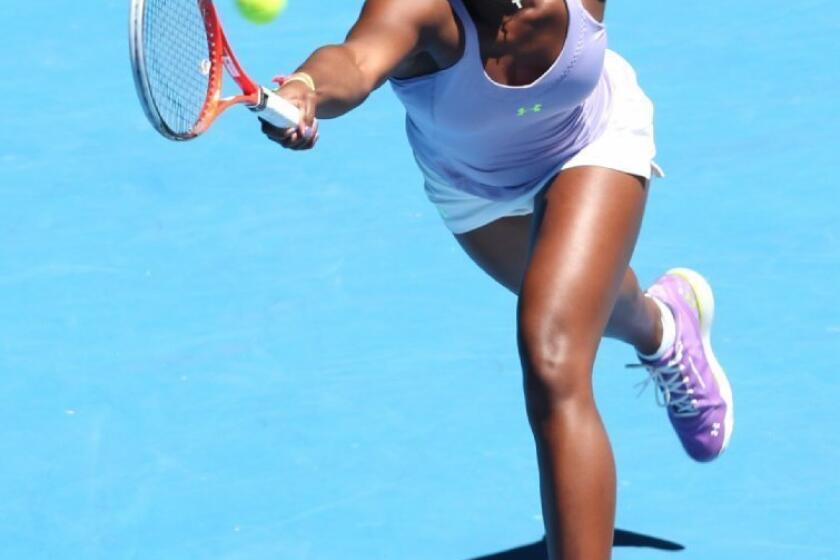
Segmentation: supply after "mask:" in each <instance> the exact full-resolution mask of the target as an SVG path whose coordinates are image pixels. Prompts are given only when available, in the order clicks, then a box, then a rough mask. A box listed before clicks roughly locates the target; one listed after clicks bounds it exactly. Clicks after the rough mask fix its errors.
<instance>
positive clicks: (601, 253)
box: [263, 0, 733, 560]
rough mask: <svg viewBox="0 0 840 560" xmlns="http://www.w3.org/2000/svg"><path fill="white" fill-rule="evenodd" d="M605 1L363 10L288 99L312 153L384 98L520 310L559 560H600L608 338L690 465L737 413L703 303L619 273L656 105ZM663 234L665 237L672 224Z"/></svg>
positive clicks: (609, 513)
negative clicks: (599, 361) (353, 113)
mask: <svg viewBox="0 0 840 560" xmlns="http://www.w3.org/2000/svg"><path fill="white" fill-rule="evenodd" d="M604 11H605V5H604V3H603V2H602V1H601V0H411V1H406V0H367V1H366V2H365V4H364V7H363V9H362V12H361V15H360V16H359V19H358V21H357V22H356V23H355V25H354V26H353V28H352V30H351V31H350V33H349V34H348V36H347V39H346V40H345V42H344V43H343V44H340V45H330V46H325V47H322V48H320V49H318V50H316V51H315V52H314V53H313V54H312V55H311V56H310V57H309V59H308V60H307V61H306V62H305V63H304V64H303V65H302V66H301V67H300V68H299V69H298V71H297V72H296V73H294V74H292V75H291V76H289V77H287V78H286V79H285V82H284V84H283V85H282V87H281V88H280V89H279V93H280V95H281V96H283V97H284V98H286V99H287V100H289V101H290V102H292V103H293V104H295V105H297V106H298V107H299V108H301V109H302V111H303V114H304V117H303V122H302V124H301V125H300V126H299V127H298V128H296V129H288V130H281V129H277V128H273V127H271V126H269V125H268V124H266V123H263V131H264V132H265V133H266V134H267V135H268V137H269V138H271V139H272V140H274V141H276V142H278V143H280V144H281V145H283V146H284V147H286V148H290V149H294V150H305V149H309V148H311V147H313V145H314V144H315V142H316V141H317V138H318V135H317V130H316V127H317V125H315V124H314V122H315V121H314V119H315V117H316V116H317V117H318V118H319V119H325V118H333V117H338V116H340V115H343V114H344V113H346V112H348V111H350V110H351V109H353V108H354V107H356V106H358V105H359V104H361V103H362V102H363V101H364V100H365V98H366V97H367V96H368V94H370V93H371V91H373V90H374V89H376V88H378V87H379V86H381V85H382V84H384V83H385V82H390V84H391V87H392V88H393V90H394V91H395V92H396V94H397V96H398V97H399V99H400V100H401V101H402V103H403V104H404V105H405V108H406V112H407V120H406V130H407V133H408V138H409V141H410V144H411V146H412V148H413V151H414V155H415V158H416V160H417V165H418V166H419V169H420V171H421V173H422V174H423V176H424V177H425V189H426V193H427V194H428V197H429V199H430V200H431V202H432V203H433V204H434V205H435V206H436V207H437V209H438V210H439V212H440V215H441V217H442V218H443V222H444V223H445V224H446V226H447V227H448V228H449V229H450V230H451V231H452V233H453V234H454V235H455V238H456V239H457V240H458V243H460V245H461V246H462V247H463V248H464V250H465V251H466V253H467V254H468V255H469V256H470V257H471V258H472V259H473V260H474V261H475V262H476V263H477V264H478V265H479V266H480V267H481V268H482V269H484V270H485V271H486V272H487V273H488V274H489V275H490V276H491V277H493V278H494V279H496V280H497V281H498V282H500V283H501V284H502V285H504V286H506V287H507V288H508V289H510V290H511V291H512V292H514V293H515V294H517V295H518V297H519V300H518V311H517V326H518V343H519V351H520V356H521V361H522V370H523V374H524V385H525V394H526V402H527V412H528V417H529V420H530V423H531V427H532V429H533V433H534V437H535V441H536V450H537V457H538V463H539V469H540V482H541V494H542V507H543V517H544V520H545V528H546V535H547V538H546V540H547V545H548V550H549V556H550V558H551V559H553V560H559V559H560V558H562V559H564V560H598V559H605V558H609V557H610V553H611V548H612V539H613V524H614V516H615V496H616V489H615V465H614V460H613V456H612V452H611V450H610V444H609V441H608V439H607V434H606V432H605V430H604V426H603V424H602V422H601V418H600V416H599V413H598V410H597V408H596V406H595V402H594V399H593V391H592V369H593V362H594V359H595V354H596V351H597V349H598V344H599V342H600V339H601V337H602V336H609V337H613V338H617V339H619V340H622V341H625V342H627V343H629V344H631V345H632V346H633V347H634V348H635V350H636V352H637V354H638V357H639V362H640V363H639V364H638V367H641V368H645V369H646V370H647V373H649V375H650V380H652V381H653V382H654V383H655V384H656V386H657V387H658V391H657V392H656V394H657V397H658V398H657V400H658V401H659V402H660V404H662V405H663V406H664V407H665V408H666V409H667V414H668V416H669V418H670V421H671V424H672V425H673V427H674V429H675V430H676V433H677V435H678V436H679V439H680V441H681V442H682V445H683V447H684V448H685V450H686V451H687V452H688V454H689V455H690V456H691V457H692V458H694V459H696V460H698V461H710V460H712V459H714V458H716V457H717V456H718V455H720V453H721V452H722V451H723V450H724V448H725V447H726V445H727V443H728V441H729V438H730V437H731V435H732V427H733V402H732V394H731V389H730V386H729V383H728V381H727V379H726V375H725V373H724V371H723V369H722V368H721V366H720V365H719V364H718V362H717V360H716V359H715V357H714V355H713V353H712V348H711V345H710V332H709V331H710V328H711V322H712V318H713V313H714V301H713V298H712V293H711V289H710V288H709V285H708V284H707V283H706V281H705V280H704V279H703V277H702V276H700V275H699V274H698V273H696V272H693V271H691V270H687V269H675V270H673V271H671V272H669V273H667V274H665V275H664V276H662V277H661V278H660V279H658V280H657V281H656V282H655V283H654V284H653V285H652V286H651V287H650V288H649V289H648V290H647V291H646V292H643V291H642V290H641V289H640V288H639V284H638V282H637V279H636V276H635V274H634V273H633V271H632V270H631V269H630V268H629V266H628V265H629V261H630V256H631V255H632V253H633V248H634V245H635V243H636V239H637V235H638V232H639V227H640V224H641V221H642V214H643V212H644V208H645V200H646V197H647V192H648V185H649V182H650V180H651V178H652V177H657V176H662V172H661V170H660V169H659V167H658V166H657V165H656V163H654V161H653V157H654V154H655V147H654V138H653V122H652V121H653V106H652V104H651V102H650V100H649V99H648V98H647V97H646V96H645V94H644V93H643V92H642V90H641V89H640V87H639V85H638V84H637V82H636V76H635V73H634V71H633V69H632V68H631V67H630V65H629V64H628V63H627V62H626V61H625V60H624V59H622V58H621V57H620V56H619V55H617V54H616V53H614V52H612V51H610V50H608V49H607V48H606V46H607V32H606V28H605V26H604V23H603V19H604ZM675 225H676V224H675Z"/></svg>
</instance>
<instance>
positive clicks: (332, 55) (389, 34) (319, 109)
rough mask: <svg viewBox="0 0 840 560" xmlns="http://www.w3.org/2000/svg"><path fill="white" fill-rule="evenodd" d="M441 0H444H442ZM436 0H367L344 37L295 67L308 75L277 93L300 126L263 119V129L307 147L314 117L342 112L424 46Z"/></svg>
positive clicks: (437, 14) (434, 21)
mask: <svg viewBox="0 0 840 560" xmlns="http://www.w3.org/2000/svg"><path fill="white" fill-rule="evenodd" d="M444 4H446V3H444ZM440 7H441V2H440V1H439V0H411V1H410V2H406V1H405V0H367V1H366V2H365V5H364V7H363V8H362V12H361V14H360V15H359V18H358V20H357V21H356V23H355V24H354V25H353V28H352V29H351V30H350V32H349V34H348V35H347V38H346V39H345V41H344V42H343V43H341V44H338V45H327V46H324V47H321V48H319V49H317V50H316V51H315V52H313V53H312V55H311V56H310V57H309V58H308V59H307V60H306V62H304V63H303V64H302V65H301V66H300V68H298V72H304V73H306V74H308V75H309V76H311V78H312V81H313V82H314V84H315V89H314V90H313V89H312V88H311V87H310V84H307V83H305V81H298V80H295V81H291V82H288V83H287V84H285V85H284V86H283V87H281V88H280V89H279V91H278V93H279V94H280V95H281V96H282V97H284V98H285V99H286V100H288V101H290V102H291V103H292V104H294V105H296V106H297V107H298V108H300V109H301V114H302V118H301V120H302V122H301V126H300V127H299V129H290V130H280V129H277V128H275V127H272V126H270V125H268V124H267V123H265V122H264V123H263V132H265V133H266V134H267V135H268V136H269V138H271V139H272V140H275V141H277V142H279V143H281V144H282V145H283V146H285V147H287V148H293V149H306V148H310V147H311V146H312V144H313V143H314V140H315V135H314V131H313V130H312V126H313V122H314V120H315V118H316V117H318V118H319V119H329V118H335V117H338V116H341V115H343V114H345V113H347V112H348V111H350V110H352V109H354V108H355V107H357V106H359V105H360V104H361V103H362V102H363V101H364V100H365V99H366V98H367V97H368V95H370V93H371V92H372V91H373V90H375V89H376V88H378V87H379V86H380V85H382V84H383V83H384V82H385V81H386V80H387V79H388V76H389V75H391V74H392V73H393V72H394V71H395V70H396V69H398V68H400V67H401V66H402V65H404V64H406V62H407V61H410V59H411V58H412V57H413V56H414V55H416V54H419V53H420V52H422V51H423V49H424V43H425V42H426V37H429V36H431V35H432V34H433V32H434V29H435V28H436V26H438V25H439V22H440V19H441V16H442V15H444V14H443V13H442V10H441V9H440Z"/></svg>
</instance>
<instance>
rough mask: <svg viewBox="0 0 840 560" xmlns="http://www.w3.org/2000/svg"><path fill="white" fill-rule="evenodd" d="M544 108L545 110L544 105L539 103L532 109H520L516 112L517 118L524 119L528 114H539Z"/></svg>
mask: <svg viewBox="0 0 840 560" xmlns="http://www.w3.org/2000/svg"><path fill="white" fill-rule="evenodd" d="M542 108H543V106H542V103H537V104H536V105H534V106H533V107H530V108H529V107H520V108H519V109H517V110H516V116H517V117H524V116H525V115H526V114H528V113H539V112H540V111H542Z"/></svg>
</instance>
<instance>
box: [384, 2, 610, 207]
mask: <svg viewBox="0 0 840 560" xmlns="http://www.w3.org/2000/svg"><path fill="white" fill-rule="evenodd" d="M449 2H450V4H451V5H452V8H453V10H454V11H455V14H456V15H457V16H458V18H459V19H460V20H461V24H462V27H463V29H464V33H465V35H466V36H465V38H464V43H465V44H464V53H463V56H462V57H461V59H460V60H459V61H458V62H456V63H455V64H454V65H452V66H450V67H448V68H446V69H443V70H440V71H438V72H434V73H432V74H427V75H423V76H418V77H416V78H407V79H398V78H392V79H391V80H390V83H391V86H392V88H393V89H394V91H395V93H396V94H397V97H398V98H399V99H400V101H401V102H402V103H403V105H405V108H406V131H407V133H408V140H409V143H410V144H411V147H412V149H413V150H414V155H415V157H416V158H417V159H418V160H419V161H420V162H421V163H422V164H423V165H425V166H426V167H428V168H429V169H430V170H432V171H434V172H435V173H437V174H438V175H440V176H441V177H443V178H445V179H447V181H449V182H450V184H451V185H452V186H453V187H455V188H457V189H459V190H462V191H465V192H468V193H471V194H474V195H477V196H480V197H483V198H487V199H490V200H510V199H512V198H516V197H518V196H520V195H522V194H524V193H525V192H527V191H529V190H532V189H534V188H536V187H538V186H539V185H540V184H541V183H542V182H543V181H544V180H545V179H546V178H547V177H548V176H550V175H551V174H553V173H555V172H557V171H559V170H560V168H561V167H562V166H563V164H564V163H565V162H566V161H568V160H569V159H570V158H571V157H572V156H574V155H575V154H577V153H578V152H579V151H580V150H581V149H582V148H583V147H585V146H586V145H587V144H589V143H590V142H592V141H593V140H594V139H595V138H597V137H598V136H599V135H600V134H601V132H603V130H604V128H605V126H606V122H607V117H608V114H609V105H610V103H609V97H610V95H609V87H608V85H607V83H606V81H605V79H604V76H603V68H604V52H605V49H606V45H607V34H606V29H605V27H604V25H603V24H602V23H600V22H598V21H597V20H596V19H595V18H593V17H592V15H591V14H590V13H589V12H588V11H587V10H586V8H584V7H583V5H582V4H581V0H566V5H567V7H568V13H569V23H568V33H567V37H566V42H565V44H564V46H563V49H562V51H561V52H560V55H559V56H558V57H557V60H555V61H554V64H553V65H552V66H551V68H549V70H547V71H546V73H545V74H543V75H542V76H541V77H540V78H539V79H537V80H536V81H535V82H533V83H531V84H529V85H527V86H506V85H502V84H499V83H496V82H494V81H493V80H492V79H491V78H490V77H489V76H488V75H487V73H486V72H485V71H484V67H483V65H482V61H481V54H480V51H479V42H478V31H477V29H476V27H475V24H474V23H473V21H472V19H471V17H470V14H469V12H468V11H467V9H466V7H465V6H464V4H463V1H462V0H449Z"/></svg>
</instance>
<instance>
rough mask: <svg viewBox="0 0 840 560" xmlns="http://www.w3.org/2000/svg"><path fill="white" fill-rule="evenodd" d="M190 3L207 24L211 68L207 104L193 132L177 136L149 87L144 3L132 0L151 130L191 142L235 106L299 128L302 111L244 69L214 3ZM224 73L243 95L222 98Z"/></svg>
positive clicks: (135, 54)
mask: <svg viewBox="0 0 840 560" xmlns="http://www.w3.org/2000/svg"><path fill="white" fill-rule="evenodd" d="M171 1H190V0H171ZM191 1H194V2H197V4H198V9H199V10H200V11H201V15H202V18H203V20H204V26H205V30H206V33H207V51H208V55H209V57H210V58H209V63H210V64H209V71H208V87H207V98H206V99H205V101H204V106H203V107H202V110H201V114H200V116H199V118H198V121H197V122H196V123H195V125H194V126H193V127H192V129H190V130H189V131H187V132H185V133H178V132H176V131H174V130H172V129H171V128H170V127H169V125H168V124H167V123H166V122H165V121H164V120H163V119H162V118H161V116H160V112H159V111H158V109H157V104H156V102H155V98H154V95H153V94H152V88H151V84H150V83H149V78H148V73H147V68H146V57H145V49H144V45H143V23H144V22H143V18H144V13H145V10H144V5H145V0H132V2H131V15H130V21H129V34H128V36H129V50H130V54H131V66H132V71H133V73H134V84H135V86H136V88H137V95H138V97H139V98H140V104H141V105H142V106H143V111H144V112H145V113H146V117H147V118H148V119H149V122H151V123H152V126H154V128H155V129H156V130H157V131H158V132H160V133H161V134H162V135H163V136H165V137H166V138H169V139H170V140H176V141H183V140H191V139H193V138H195V137H197V136H199V135H200V134H202V133H203V132H205V131H206V130H207V129H208V128H210V125H212V124H213V122H214V121H215V120H216V119H217V118H218V117H219V115H221V114H222V113H223V112H224V111H225V110H227V109H228V108H230V107H232V106H233V105H245V106H247V107H248V108H249V109H251V110H252V111H254V112H256V113H260V117H261V118H263V119H265V120H267V121H268V122H269V123H271V124H273V125H274V126H277V127H280V128H290V127H294V126H297V124H298V123H299V121H300V111H299V110H298V109H297V107H295V106H294V105H292V104H291V103H289V102H288V101H286V100H285V99H283V98H281V97H280V96H279V95H277V94H276V93H274V92H272V91H270V90H269V89H267V88H265V87H261V86H259V85H257V83H256V82H254V80H252V79H251V78H250V77H249V76H248V74H247V73H246V72H245V70H244V69H243V68H242V65H241V64H240V63H239V60H238V59H237V58H236V55H235V54H234V52H233V49H232V48H231V46H230V43H229V42H228V40H227V36H226V35H225V32H224V29H223V28H222V23H221V20H220V19H219V14H218V12H217V11H216V7H215V6H214V5H213V2H212V0H191ZM225 72H227V74H228V75H229V76H230V77H231V78H232V79H233V80H234V81H235V82H236V83H237V85H238V86H239V88H240V89H241V90H242V94H241V95H232V96H229V97H222V84H223V82H224V74H225Z"/></svg>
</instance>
